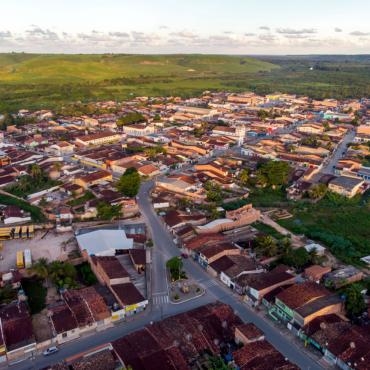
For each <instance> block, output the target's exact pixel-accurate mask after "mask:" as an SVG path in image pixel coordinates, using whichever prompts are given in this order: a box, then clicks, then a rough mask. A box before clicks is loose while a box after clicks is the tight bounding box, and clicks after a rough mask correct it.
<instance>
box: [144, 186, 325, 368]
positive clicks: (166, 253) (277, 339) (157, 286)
mask: <svg viewBox="0 0 370 370" xmlns="http://www.w3.org/2000/svg"><path fill="white" fill-rule="evenodd" d="M152 186H153V183H152V182H148V183H145V184H144V185H143V186H142V188H141V191H140V194H139V200H138V202H139V205H140V209H141V211H142V214H143V216H144V215H145V217H146V219H147V222H148V225H149V227H150V229H151V232H152V235H153V241H154V244H155V248H158V250H159V253H158V255H159V256H161V257H162V258H170V257H171V256H174V255H179V254H180V252H179V249H178V248H177V246H176V245H175V243H174V242H173V240H172V238H171V237H170V235H169V233H168V232H167V230H165V228H164V226H163V224H162V223H161V221H160V220H159V218H158V217H157V216H156V214H155V212H154V210H153V208H152V205H151V201H150V199H149V196H148V194H149V191H150V188H151V187H152ZM156 263H158V264H159V263H160V262H159V260H157V261H156ZM162 263H164V261H163V262H162ZM158 267H159V273H158V274H157V271H155V272H154V276H155V278H154V279H153V292H156V291H157V290H161V289H163V282H161V281H160V280H161V279H162V278H163V273H164V274H165V271H164V272H163V266H158ZM184 269H185V270H186V272H187V274H188V276H191V278H192V279H194V280H195V281H197V282H199V283H200V284H202V285H203V286H205V287H206V288H207V295H206V296H203V297H202V298H201V299H196V300H193V301H190V302H188V305H189V306H190V307H191V306H192V305H193V304H194V305H195V304H197V303H199V302H200V301H208V300H209V299H212V297H213V298H214V299H215V300H216V299H217V300H219V301H221V302H224V303H227V304H229V305H230V306H231V307H232V308H233V309H234V310H235V312H236V313H237V314H238V315H239V316H240V317H241V318H242V319H243V320H244V321H251V322H253V323H255V324H256V325H257V326H258V327H259V328H260V329H261V330H263V332H264V333H265V336H266V339H267V340H269V341H270V342H271V343H272V344H273V345H274V346H275V347H276V348H277V349H278V350H279V351H280V352H281V353H282V354H283V355H284V356H286V357H287V358H288V359H289V360H290V361H292V362H294V363H296V364H297V365H298V366H299V367H300V368H302V369H311V370H313V369H322V367H321V366H320V365H319V364H318V363H317V362H316V361H314V360H313V359H312V358H311V357H309V356H308V355H307V354H306V353H304V352H302V350H301V349H300V348H297V347H296V346H295V344H294V343H292V341H291V340H290V338H289V337H286V336H285V334H283V333H281V332H280V331H279V329H278V328H277V327H275V326H274V325H273V324H272V323H271V322H270V321H267V320H266V319H265V318H264V317H262V316H260V315H258V314H257V313H256V312H255V311H254V310H252V309H250V308H248V307H247V306H246V305H245V304H244V303H242V302H241V301H240V298H239V297H238V296H236V295H234V294H232V292H231V291H230V289H228V288H227V287H226V286H223V285H222V283H220V282H218V281H216V280H215V279H212V278H211V277H210V275H209V274H208V273H207V272H206V271H205V270H204V269H203V268H202V267H200V265H198V264H196V263H194V262H192V261H191V260H190V259H187V260H184ZM176 306H177V305H167V306H165V307H163V308H162V309H163V310H164V311H163V312H164V313H165V314H170V315H171V314H174V313H175V311H176V309H177V307H176Z"/></svg>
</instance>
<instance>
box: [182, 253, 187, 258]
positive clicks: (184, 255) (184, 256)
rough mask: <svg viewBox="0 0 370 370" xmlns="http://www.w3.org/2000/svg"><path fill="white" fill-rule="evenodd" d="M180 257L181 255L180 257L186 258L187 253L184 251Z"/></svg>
mask: <svg viewBox="0 0 370 370" xmlns="http://www.w3.org/2000/svg"><path fill="white" fill-rule="evenodd" d="M181 257H182V258H188V257H189V255H187V254H186V253H181Z"/></svg>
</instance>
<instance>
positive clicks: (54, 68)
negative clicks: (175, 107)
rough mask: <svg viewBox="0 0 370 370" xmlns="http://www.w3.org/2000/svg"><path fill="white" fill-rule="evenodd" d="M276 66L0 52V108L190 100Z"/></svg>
mask: <svg viewBox="0 0 370 370" xmlns="http://www.w3.org/2000/svg"><path fill="white" fill-rule="evenodd" d="M274 68H278V66H276V65H274V64H272V63H269V62H265V61H261V60H257V59H254V58H249V57H243V56H221V55H113V54H103V55H85V54H84V55H54V54H42V55H41V54H20V53H12V54H0V109H7V110H8V109H17V108H20V107H26V108H27V107H28V108H39V107H50V106H51V107H53V106H57V105H60V104H62V103H66V102H70V101H75V100H83V101H89V100H96V99H125V98H127V97H129V96H132V95H183V96H190V95H193V94H198V93H200V92H201V91H203V90H208V89H226V88H227V89H232V86H231V87H230V86H229V82H230V81H232V80H240V79H245V78H247V77H248V76H255V75H256V74H258V73H263V72H269V71H271V70H273V69H274Z"/></svg>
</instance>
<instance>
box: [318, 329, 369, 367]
mask: <svg viewBox="0 0 370 370" xmlns="http://www.w3.org/2000/svg"><path fill="white" fill-rule="evenodd" d="M343 326H344V325H343ZM343 326H342V330H340V332H338V333H337V335H336V336H334V337H331V338H330V339H329V340H328V341H327V342H326V343H325V344H326V346H325V347H326V348H325V351H324V356H325V360H326V361H327V362H329V363H331V364H333V365H336V366H337V367H339V368H340V369H343V370H351V369H359V370H367V369H368V368H369V361H370V349H369V342H370V334H369V330H367V329H366V328H361V327H358V326H351V327H349V328H345V327H344V329H343Z"/></svg>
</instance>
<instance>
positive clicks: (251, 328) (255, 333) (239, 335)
mask: <svg viewBox="0 0 370 370" xmlns="http://www.w3.org/2000/svg"><path fill="white" fill-rule="evenodd" d="M264 339H265V335H264V333H263V331H262V330H261V329H259V328H257V326H256V325H254V324H253V323H251V322H248V323H245V324H241V325H238V326H237V327H236V328H235V342H236V343H242V344H243V345H246V344H248V343H252V342H257V341H261V340H264Z"/></svg>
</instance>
